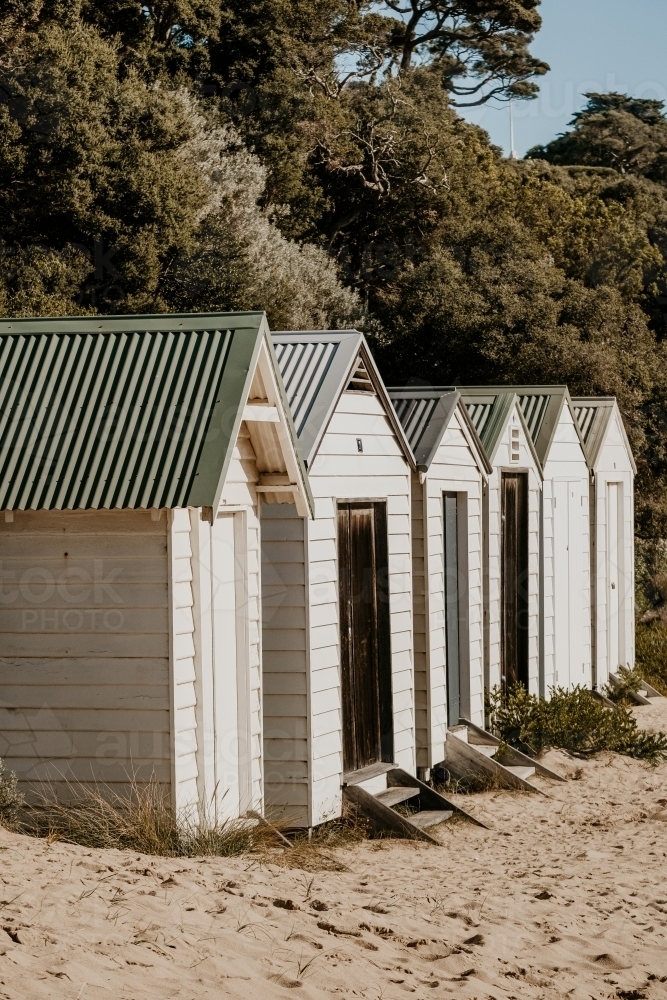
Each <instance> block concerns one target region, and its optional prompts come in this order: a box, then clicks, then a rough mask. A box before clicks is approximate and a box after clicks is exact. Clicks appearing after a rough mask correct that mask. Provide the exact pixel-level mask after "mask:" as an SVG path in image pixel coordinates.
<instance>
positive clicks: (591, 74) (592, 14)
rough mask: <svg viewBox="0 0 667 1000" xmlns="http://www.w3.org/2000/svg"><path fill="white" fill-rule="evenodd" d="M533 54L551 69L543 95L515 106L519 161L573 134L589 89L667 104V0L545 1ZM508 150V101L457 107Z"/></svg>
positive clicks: (542, 81) (542, 80) (542, 83)
mask: <svg viewBox="0 0 667 1000" xmlns="http://www.w3.org/2000/svg"><path fill="white" fill-rule="evenodd" d="M540 13H541V15H542V20H543V24H542V29H541V30H540V32H539V33H538V35H537V36H536V38H535V41H534V42H533V44H532V45H531V52H532V53H533V55H535V56H537V57H538V58H539V59H542V60H544V62H546V63H548V64H549V65H550V66H551V71H550V72H549V73H547V75H546V76H544V77H541V78H540V79H538V81H537V82H538V83H539V85H540V94H539V97H538V98H537V99H536V100H534V101H521V102H515V103H514V108H513V115H514V146H515V149H516V151H517V152H518V153H519V155H520V156H523V155H524V153H525V152H526V150H528V149H530V147H531V146H536V145H538V144H541V143H546V142H549V141H550V140H551V139H553V138H555V136H556V135H558V134H559V133H560V132H564V131H566V129H567V124H568V122H569V121H570V120H571V118H572V115H573V113H574V112H575V111H577V110H578V109H579V108H581V107H582V106H583V105H584V104H585V103H586V101H585V98H584V97H583V96H582V95H583V94H584V93H585V92H586V91H601V92H604V91H610V90H616V91H620V92H622V93H629V94H631V95H632V96H634V97H646V98H653V99H658V100H662V101H666V102H667V0H542V3H541V6H540ZM458 111H459V114H462V115H463V116H464V117H465V118H466V119H467V120H468V121H471V122H475V124H477V125H481V126H482V128H484V129H486V130H487V132H488V133H489V135H490V136H491V141H492V142H494V143H495V144H496V145H498V146H500V147H501V148H502V149H503V150H504V151H505V153H506V154H509V152H510V119H509V109H508V106H507V104H503V105H496V106H495V107H493V106H486V107H483V108H471V109H468V110H467V111H465V110H463V109H458Z"/></svg>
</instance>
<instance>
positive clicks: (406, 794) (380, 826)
mask: <svg viewBox="0 0 667 1000" xmlns="http://www.w3.org/2000/svg"><path fill="white" fill-rule="evenodd" d="M343 797H344V798H345V799H346V800H347V802H348V803H350V804H352V805H353V806H354V808H355V809H356V810H357V812H358V813H359V814H360V815H361V816H363V817H364V819H365V820H366V821H367V822H368V824H369V825H370V827H371V829H372V830H373V832H374V833H377V834H393V835H394V836H398V837H402V838H404V839H408V840H427V841H429V842H430V843H432V844H439V843H440V841H438V840H436V839H435V837H433V836H432V835H431V834H430V833H429V832H428V831H429V830H430V829H431V828H432V827H435V826H438V825H439V824H440V823H444V822H445V820H448V819H450V818H451V816H452V814H453V813H455V812H456V813H459V814H460V815H462V816H465V817H466V818H467V819H469V820H471V821H472V822H473V823H476V824H477V826H483V827H484V828H485V829H486V826H485V824H484V823H482V822H480V820H478V819H476V818H475V817H474V816H471V815H470V814H469V813H467V812H466V811H465V810H464V809H461V807H460V806H458V805H456V804H455V803H453V802H450V801H449V800H448V799H446V798H444V797H443V796H442V795H440V794H439V792H436V791H435V790H434V789H433V788H431V787H430V785H427V784H425V783H424V782H423V781H420V780H419V779H418V778H414V777H413V776H412V775H411V774H408V772H407V771H404V770H403V769H402V768H400V767H397V766H396V765H395V764H385V763H380V764H371V765H369V766H368V767H363V768H361V769H360V770H358V771H350V772H348V773H347V774H344V775H343Z"/></svg>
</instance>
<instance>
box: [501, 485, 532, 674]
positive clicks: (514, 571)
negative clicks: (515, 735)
mask: <svg viewBox="0 0 667 1000" xmlns="http://www.w3.org/2000/svg"><path fill="white" fill-rule="evenodd" d="M501 492H502V496H501V516H502V524H501V535H502V538H501V550H502V551H501V559H502V569H501V572H502V579H501V601H502V608H501V632H502V634H501V677H502V687H503V690H504V691H507V690H509V689H510V688H511V687H512V686H513V685H514V684H518V683H521V684H523V685H524V686H525V687H526V688H527V687H528V473H526V472H503V473H502V486H501Z"/></svg>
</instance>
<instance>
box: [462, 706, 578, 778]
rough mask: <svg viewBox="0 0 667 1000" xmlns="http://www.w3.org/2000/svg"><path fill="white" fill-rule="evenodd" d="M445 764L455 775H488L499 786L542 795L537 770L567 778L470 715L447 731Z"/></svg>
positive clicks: (539, 772)
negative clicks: (473, 719)
mask: <svg viewBox="0 0 667 1000" xmlns="http://www.w3.org/2000/svg"><path fill="white" fill-rule="evenodd" d="M444 765H445V768H446V769H447V770H448V771H449V773H450V775H451V777H452V778H459V779H462V780H471V779H473V780H474V779H479V778H486V779H489V780H490V781H492V782H494V783H495V784H497V785H498V787H500V788H520V789H523V790H524V791H526V792H539V793H540V794H541V795H545V794H546V793H545V792H543V791H542V789H541V788H538V787H537V785H534V784H532V783H531V780H530V779H531V778H533V777H534V776H535V774H536V773H537V774H540V775H542V776H543V777H545V778H551V779H552V780H553V781H565V780H566V779H565V778H564V777H563V776H562V775H561V774H558V773H557V772H556V771H552V770H551V768H549V767H546V766H545V765H544V764H541V763H540V761H537V760H533V759H532V757H528V756H527V755H526V754H524V753H521V751H520V750H515V749H514V748H513V747H508V746H507V745H504V746H503V744H502V741H501V740H499V739H498V737H497V736H493V735H492V734H491V733H487V732H486V730H484V729H480V727H479V726H476V725H474V723H472V722H469V721H468V720H467V719H460V720H459V725H458V726H451V727H450V728H449V730H448V731H447V740H446V743H445V761H444Z"/></svg>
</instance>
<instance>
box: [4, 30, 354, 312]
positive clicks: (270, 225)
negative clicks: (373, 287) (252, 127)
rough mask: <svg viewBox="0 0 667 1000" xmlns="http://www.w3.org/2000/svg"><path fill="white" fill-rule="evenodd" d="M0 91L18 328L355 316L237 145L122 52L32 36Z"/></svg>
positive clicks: (229, 131) (324, 259) (92, 37)
mask: <svg viewBox="0 0 667 1000" xmlns="http://www.w3.org/2000/svg"><path fill="white" fill-rule="evenodd" d="M8 34H9V33H8ZM2 37H3V36H2V33H1V32H0V38H2ZM0 88H1V89H0V217H1V218H2V223H3V224H2V232H1V233H0V237H1V240H2V243H1V244H0V308H1V309H2V311H3V312H4V313H5V314H10V315H11V314H14V315H30V314H35V313H37V314H39V313H42V314H43V313H45V312H46V313H47V314H48V313H50V314H54V313H56V314H57V313H68V312H69V313H71V312H80V311H82V310H88V311H99V312H106V313H109V312H121V311H133V312H145V311H163V310H167V309H175V308H178V309H183V310H186V311H187V310H192V309H208V308H217V309H234V308H236V309H243V308H266V309H267V312H268V313H269V315H270V317H271V320H272V322H274V323H278V324H279V325H281V326H282V325H286V326H289V325H302V324H303V325H308V326H310V325H314V324H321V325H328V324H329V323H335V322H345V321H346V320H348V318H349V317H351V316H353V315H356V313H358V310H359V307H358V304H357V302H356V299H355V296H354V294H353V293H351V292H349V291H346V290H345V289H343V288H342V286H341V285H340V283H339V281H338V277H337V273H336V268H335V265H334V263H333V262H332V260H331V259H330V258H329V257H328V256H327V255H326V254H325V253H324V252H323V251H322V250H320V249H318V248H315V247H301V246H299V245H296V244H293V243H290V242H289V241H288V240H287V239H286V238H285V237H283V236H282V234H281V233H280V231H279V229H278V228H277V226H276V225H275V222H274V214H272V212H271V210H263V209H262V207H261V206H260V205H259V201H260V200H261V198H262V195H263V189H264V185H265V170H264V168H263V167H262V165H261V164H260V163H259V161H258V160H257V158H256V157H254V156H252V155H251V154H249V153H248V152H247V150H245V148H244V147H243V144H242V142H241V140H240V138H239V137H238V135H237V134H236V132H235V130H234V129H233V128H232V127H231V126H229V125H227V126H219V125H218V126H216V125H215V124H212V123H210V122H209V121H208V120H207V119H206V117H205V116H204V115H203V114H202V111H201V109H200V107H199V104H198V102H197V100H196V98H195V97H194V95H193V94H192V93H191V92H189V91H188V90H187V89H185V88H183V87H176V86H171V87H167V86H164V85H154V84H151V83H148V82H146V81H145V80H144V79H143V78H142V76H141V74H140V73H139V72H138V71H136V70H135V69H134V68H132V67H123V65H122V59H121V55H120V47H119V43H118V42H117V41H108V40H105V39H103V38H102V37H101V36H100V35H99V33H98V32H97V31H96V29H94V28H93V27H91V26H90V25H86V24H83V23H81V22H80V21H78V20H76V19H74V20H73V21H70V22H68V23H67V25H66V26H65V27H62V26H60V25H58V24H56V23H55V22H54V21H53V20H51V19H50V18H47V20H46V23H44V24H41V23H40V22H37V23H35V24H29V25H28V26H27V28H26V30H25V32H24V34H23V35H22V36H21V38H20V41H19V43H18V45H17V43H16V36H14V35H12V37H11V43H8V44H7V45H6V46H4V47H2V48H0Z"/></svg>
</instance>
